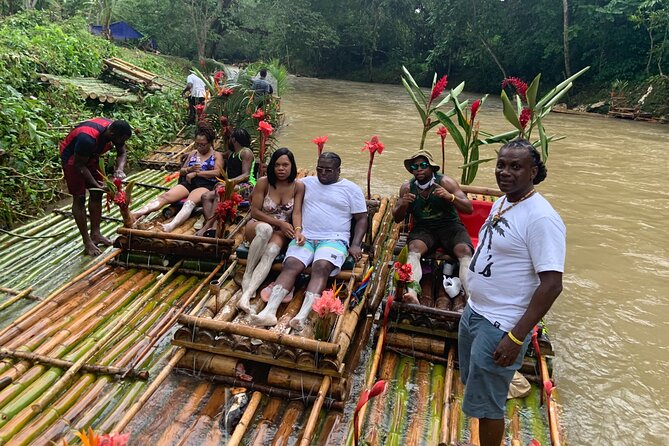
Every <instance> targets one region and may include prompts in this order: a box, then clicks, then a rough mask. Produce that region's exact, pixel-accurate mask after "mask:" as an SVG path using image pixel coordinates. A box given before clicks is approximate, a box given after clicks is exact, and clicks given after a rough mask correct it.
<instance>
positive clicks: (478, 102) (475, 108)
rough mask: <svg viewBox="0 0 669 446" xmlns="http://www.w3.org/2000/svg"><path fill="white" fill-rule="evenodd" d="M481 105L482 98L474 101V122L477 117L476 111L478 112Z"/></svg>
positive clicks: (472, 119) (472, 118)
mask: <svg viewBox="0 0 669 446" xmlns="http://www.w3.org/2000/svg"><path fill="white" fill-rule="evenodd" d="M480 106H481V100H480V99H477V100H475V101H474V103H473V104H472V116H471V121H472V122H474V118H476V113H478V111H479V107H480Z"/></svg>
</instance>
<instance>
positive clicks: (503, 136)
mask: <svg viewBox="0 0 669 446" xmlns="http://www.w3.org/2000/svg"><path fill="white" fill-rule="evenodd" d="M519 133H520V132H519V131H518V130H510V131H508V132H505V133H500V134H499V135H489V134H488V133H485V132H481V134H483V135H485V136H487V138H486V139H484V140H483V141H481V143H482V144H496V143H500V142H508V141H511V140H512V139H513V138H515V137H516V136H518V134H519Z"/></svg>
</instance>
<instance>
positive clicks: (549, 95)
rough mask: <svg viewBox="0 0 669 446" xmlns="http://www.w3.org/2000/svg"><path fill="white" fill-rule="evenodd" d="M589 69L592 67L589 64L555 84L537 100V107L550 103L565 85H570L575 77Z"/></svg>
mask: <svg viewBox="0 0 669 446" xmlns="http://www.w3.org/2000/svg"><path fill="white" fill-rule="evenodd" d="M589 69H590V67H589V66H587V67H585V68H583V69H582V70H581V71H579V72H578V73H576V74H573V75H572V76H570V77H569V78H567V79H565V80H564V81H562V82H561V83H559V84H558V85H557V86H555V87H554V88H553V89H551V91H549V92H548V93H547V94H546V95H545V96H544V97H543V98H541V100H540V101H539V102H537V107H541V108H543V107H544V106H545V105H546V104H547V103H548V101H550V100H551V99H553V97H554V96H555V95H556V94H558V93H559V92H560V91H562V89H564V87H565V86H567V85H569V84H570V83H571V82H572V81H573V80H574V79H576V78H577V77H579V76H581V75H582V74H583V73H585V72H586V71H588V70H589Z"/></svg>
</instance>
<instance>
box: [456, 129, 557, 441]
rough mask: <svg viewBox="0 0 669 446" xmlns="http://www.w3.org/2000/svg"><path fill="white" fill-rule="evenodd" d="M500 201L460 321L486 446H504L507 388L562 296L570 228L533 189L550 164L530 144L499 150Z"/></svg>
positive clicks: (469, 393) (468, 394) (467, 397)
mask: <svg viewBox="0 0 669 446" xmlns="http://www.w3.org/2000/svg"><path fill="white" fill-rule="evenodd" d="M495 176H496V178H497V185H498V186H499V188H500V190H501V191H502V192H504V193H505V195H504V196H503V197H502V198H501V199H499V200H497V201H496V202H495V203H494V204H493V207H492V209H491V210H490V215H489V216H488V218H487V219H486V221H485V223H484V224H483V226H482V227H481V230H480V232H479V244H478V247H477V250H476V253H475V255H474V257H473V258H472V261H471V265H470V274H469V276H468V277H469V292H470V296H469V302H468V303H467V306H466V307H465V310H464V311H463V313H462V318H461V319H460V329H459V333H458V355H459V362H460V377H461V379H462V382H463V383H464V384H465V394H464V400H463V403H462V410H463V411H464V412H465V413H466V414H467V415H468V416H470V417H475V418H478V419H479V436H480V440H481V446H499V444H500V443H501V441H502V437H503V436H504V413H505V410H506V399H507V394H508V391H509V385H510V383H511V380H512V378H513V376H514V373H515V371H516V370H518V369H519V368H520V366H521V365H522V363H523V357H524V356H525V351H526V350H527V347H528V344H529V342H530V339H531V332H532V329H533V328H534V326H535V325H536V324H537V323H538V322H539V321H540V320H541V318H542V317H543V316H544V315H545V314H546V312H547V311H548V310H549V309H550V307H551V305H553V302H554V301H555V299H557V297H558V296H559V295H560V293H561V292H562V273H563V271H564V259H565V244H566V243H565V232H566V231H565V226H564V223H562V220H561V219H560V216H559V215H558V214H557V212H555V210H554V209H553V208H552V207H551V205H550V204H549V203H548V201H546V199H545V198H543V197H542V196H541V195H540V194H539V193H537V192H536V191H535V189H534V185H535V184H539V183H540V182H541V181H543V180H544V178H546V167H545V166H544V163H543V162H542V161H541V157H540V156H539V153H538V152H537V150H536V149H535V148H534V147H533V146H532V144H531V143H530V142H529V141H527V140H524V139H516V140H513V141H510V142H508V143H507V144H505V145H504V146H502V148H501V149H500V151H499V154H498V156H497V165H496V167H495Z"/></svg>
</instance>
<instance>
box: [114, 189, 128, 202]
mask: <svg viewBox="0 0 669 446" xmlns="http://www.w3.org/2000/svg"><path fill="white" fill-rule="evenodd" d="M114 203H116V204H126V198H125V192H117V193H116V195H114Z"/></svg>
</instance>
